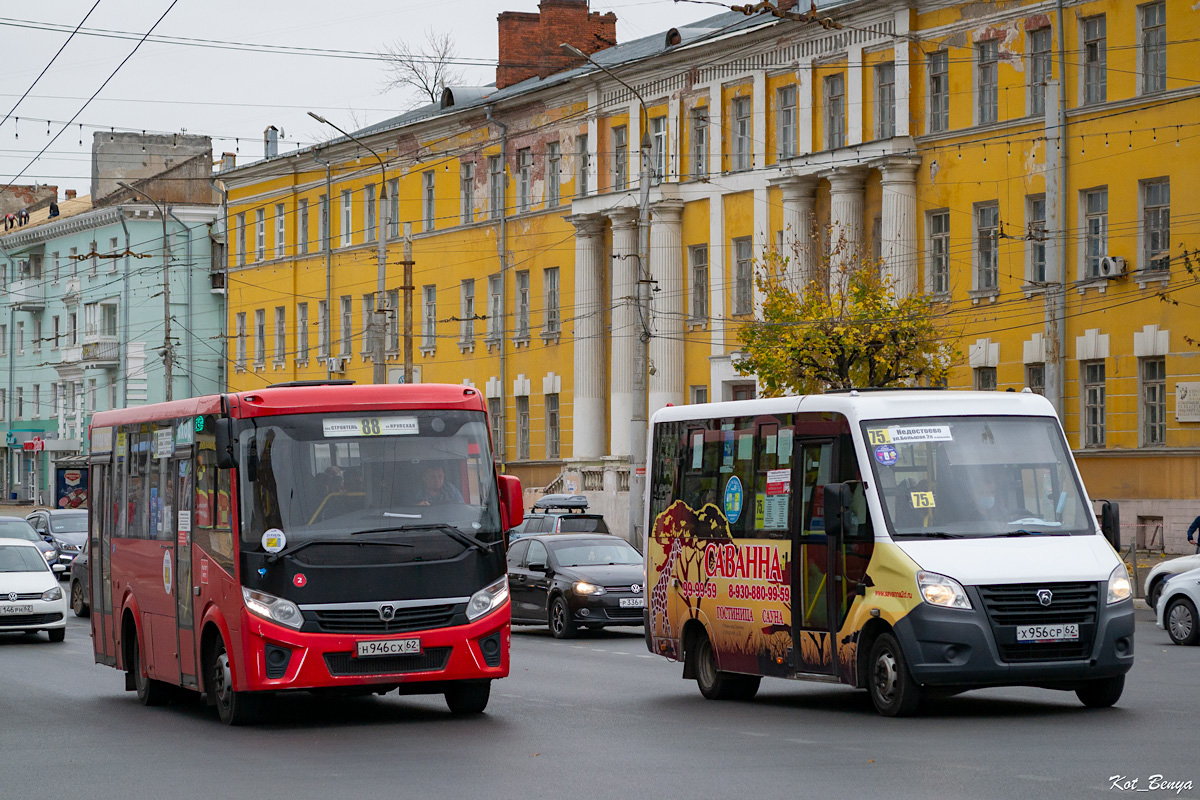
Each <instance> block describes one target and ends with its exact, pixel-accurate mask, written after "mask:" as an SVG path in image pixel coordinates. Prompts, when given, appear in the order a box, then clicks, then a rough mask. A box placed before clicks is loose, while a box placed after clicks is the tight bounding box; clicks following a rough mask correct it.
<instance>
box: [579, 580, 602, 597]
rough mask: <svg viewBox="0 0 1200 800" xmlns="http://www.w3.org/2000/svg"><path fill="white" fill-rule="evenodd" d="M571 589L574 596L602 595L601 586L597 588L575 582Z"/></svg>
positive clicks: (584, 582)
mask: <svg viewBox="0 0 1200 800" xmlns="http://www.w3.org/2000/svg"><path fill="white" fill-rule="evenodd" d="M571 588H573V589H574V590H575V594H604V587H603V586H597V585H596V584H594V583H588V582H587V581H575V584H574V586H572V587H571Z"/></svg>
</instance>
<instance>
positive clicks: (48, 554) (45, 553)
mask: <svg viewBox="0 0 1200 800" xmlns="http://www.w3.org/2000/svg"><path fill="white" fill-rule="evenodd" d="M55 557H56V556H55V551H54V550H43V551H42V558H44V559H46V560H47V561H49V560H50V559H52V558H55Z"/></svg>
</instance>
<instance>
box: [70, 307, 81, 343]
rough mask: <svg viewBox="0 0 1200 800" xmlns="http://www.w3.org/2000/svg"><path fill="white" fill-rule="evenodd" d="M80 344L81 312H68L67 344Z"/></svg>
mask: <svg viewBox="0 0 1200 800" xmlns="http://www.w3.org/2000/svg"><path fill="white" fill-rule="evenodd" d="M77 344H79V312H78V311H70V312H68V313H67V346H68V347H74V346H75V345H77Z"/></svg>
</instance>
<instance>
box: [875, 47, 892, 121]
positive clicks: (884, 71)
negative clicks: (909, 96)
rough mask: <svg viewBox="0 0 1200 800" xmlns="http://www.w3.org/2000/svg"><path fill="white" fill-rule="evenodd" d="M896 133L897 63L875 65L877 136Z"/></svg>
mask: <svg viewBox="0 0 1200 800" xmlns="http://www.w3.org/2000/svg"><path fill="white" fill-rule="evenodd" d="M895 135H896V65H895V64H894V63H891V62H889V63H887V64H880V65H879V66H877V67H875V138H876V139H890V138H892V137H893V136H895Z"/></svg>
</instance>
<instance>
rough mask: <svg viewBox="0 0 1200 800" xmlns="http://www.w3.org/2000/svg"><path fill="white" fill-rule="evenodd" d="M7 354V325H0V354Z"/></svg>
mask: <svg viewBox="0 0 1200 800" xmlns="http://www.w3.org/2000/svg"><path fill="white" fill-rule="evenodd" d="M4 355H8V326H7V325H0V356H4Z"/></svg>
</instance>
